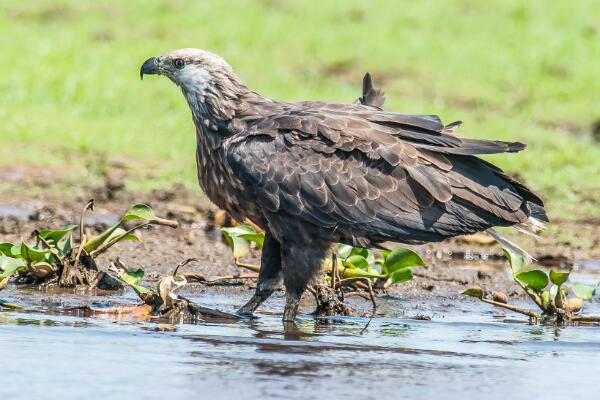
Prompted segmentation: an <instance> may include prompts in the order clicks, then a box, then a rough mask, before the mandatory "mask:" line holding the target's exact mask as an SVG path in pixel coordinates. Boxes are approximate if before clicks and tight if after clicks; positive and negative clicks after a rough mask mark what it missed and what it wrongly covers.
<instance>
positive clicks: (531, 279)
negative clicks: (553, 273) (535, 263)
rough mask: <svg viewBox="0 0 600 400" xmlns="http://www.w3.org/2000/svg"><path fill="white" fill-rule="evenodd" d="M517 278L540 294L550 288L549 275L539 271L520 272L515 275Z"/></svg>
mask: <svg viewBox="0 0 600 400" xmlns="http://www.w3.org/2000/svg"><path fill="white" fill-rule="evenodd" d="M515 278H516V279H518V280H519V281H521V282H523V283H525V284H526V285H528V286H529V287H531V288H532V289H534V290H536V291H538V292H539V291H541V290H543V289H544V288H545V287H546V286H548V283H549V282H550V280H549V279H548V275H547V274H546V273H545V272H544V271H542V270H539V269H534V270H532V271H526V272H519V273H518V274H516V275H515Z"/></svg>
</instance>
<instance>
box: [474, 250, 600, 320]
mask: <svg viewBox="0 0 600 400" xmlns="http://www.w3.org/2000/svg"><path fill="white" fill-rule="evenodd" d="M504 254H505V255H506V258H507V259H508V264H509V266H510V269H511V273H512V277H513V279H514V281H515V282H516V283H517V284H518V285H519V287H520V288H521V289H522V290H523V292H524V293H526V294H527V296H528V297H529V299H530V300H531V301H532V302H533V303H534V304H535V305H536V306H537V307H538V308H539V309H540V310H541V313H539V312H535V311H532V310H527V309H523V308H520V307H516V306H514V305H510V304H508V297H507V296H506V295H505V294H503V293H498V292H496V293H493V294H491V296H490V295H489V294H487V293H485V292H484V291H483V289H481V288H479V287H473V288H470V289H467V290H465V291H464V292H463V293H462V294H463V295H467V296H471V297H474V298H477V299H479V300H481V301H483V302H485V303H488V304H492V305H494V306H496V307H501V308H505V309H507V310H511V311H514V312H517V313H520V314H524V315H527V316H528V317H529V318H530V321H531V322H532V323H537V322H540V321H541V322H544V323H548V322H556V323H564V322H570V321H573V322H600V317H596V316H584V315H579V312H580V311H581V310H582V309H583V304H584V300H590V299H591V298H592V297H593V296H594V294H595V293H596V287H594V286H589V285H585V284H583V283H579V282H574V283H571V282H569V278H570V274H571V272H572V270H569V271H555V270H553V269H551V270H550V272H549V273H546V272H545V271H543V270H541V269H532V270H524V266H525V260H524V259H523V257H521V256H518V255H516V254H514V253H513V252H511V251H510V250H508V249H504Z"/></svg>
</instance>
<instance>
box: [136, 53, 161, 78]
mask: <svg viewBox="0 0 600 400" xmlns="http://www.w3.org/2000/svg"><path fill="white" fill-rule="evenodd" d="M144 74H146V75H158V64H157V63H156V57H150V58H149V59H147V60H146V61H145V62H144V64H142V68H140V79H144Z"/></svg>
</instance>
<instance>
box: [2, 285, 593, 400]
mask: <svg viewBox="0 0 600 400" xmlns="http://www.w3.org/2000/svg"><path fill="white" fill-rule="evenodd" d="M11 294H12V295H14V294H15V293H14V292H11V291H10V290H9V291H8V293H6V292H3V295H5V298H6V295H9V296H10V295H11ZM245 295H246V294H245V293H242V294H241V295H238V294H234V295H231V294H206V293H205V294H202V295H201V296H198V297H196V298H195V299H194V300H195V301H197V302H198V303H199V304H204V305H209V304H210V305H211V307H216V308H219V309H222V310H226V311H231V310H233V308H234V306H235V305H238V304H240V303H241V302H242V300H243V298H244V297H245ZM30 297H31V296H28V298H30ZM40 297H41V296H40ZM15 298H16V297H15ZM103 299H106V298H103ZM109 299H110V297H109ZM131 299H133V297H131ZM63 300H64V299H62V298H61V297H60V296H56V297H54V298H53V299H52V300H51V301H50V302H49V303H48V304H46V305H44V304H42V305H41V306H38V307H39V308H38V310H34V311H31V312H16V311H4V312H0V354H1V355H2V360H3V362H2V364H1V365H2V366H1V368H0V371H1V373H2V384H1V385H0V398H2V399H23V400H25V399H33V398H36V399H46V398H51V399H63V400H68V399H77V400H79V399H82V398H102V399H130V398H143V399H159V398H160V399H164V398H170V399H198V398H205V397H210V398H211V399H229V398H232V399H233V398H236V399H238V398H240V399H241V398H291V399H296V398H297V399H307V398H315V397H316V396H319V395H324V396H327V397H326V398H341V397H343V396H348V398H361V399H371V398H373V399H374V398H384V396H389V397H388V398H403V399H457V398H463V399H465V398H481V397H484V396H485V398H486V399H488V400H489V399H506V398H510V399H525V398H527V399H530V398H531V397H532V396H537V397H539V398H567V396H568V397H569V398H591V397H592V396H594V397H595V395H597V394H598V386H597V383H596V377H597V376H598V374H600V328H598V327H567V328H560V329H558V328H550V327H539V326H530V325H527V324H526V323H523V321H524V320H523V319H522V318H520V317H519V316H516V315H514V314H510V315H506V316H505V315H503V314H501V313H499V311H498V310H494V309H491V308H489V307H487V306H485V305H483V304H479V303H476V302H474V301H471V300H456V301H454V300H452V301H450V300H447V299H435V298H434V299H428V300H423V302H419V301H403V300H401V299H398V298H394V297H389V296H388V297H384V298H382V299H380V304H381V309H382V311H383V312H385V313H386V315H388V316H387V317H384V318H376V319H374V320H373V321H372V322H371V324H370V325H369V327H368V328H367V329H366V330H365V331H364V332H363V329H364V326H365V324H366V322H367V319H365V318H338V319H332V320H328V321H319V322H317V321H315V320H314V319H312V318H310V317H307V316H304V317H302V318H301V319H300V320H299V321H298V323H297V324H296V325H295V326H291V327H287V328H286V329H284V326H283V325H282V323H281V321H280V316H279V315H275V314H272V312H278V311H280V310H281V307H282V306H283V303H282V298H281V297H277V298H275V299H273V300H272V301H270V302H269V303H268V305H267V307H266V311H265V313H263V314H261V315H259V317H258V318H257V319H255V320H248V321H241V322H233V323H231V322H230V323H224V322H223V321H206V322H202V323H198V324H179V325H171V324H158V323H151V322H134V321H116V320H112V319H102V318H85V317H77V316H69V315H61V314H48V313H46V312H44V311H47V310H46V309H45V307H47V306H55V305H57V304H64V303H63ZM16 302H18V298H16ZM67 305H68V304H67ZM585 311H586V312H588V313H595V314H600V307H599V306H598V305H597V304H591V307H588V309H586V310H585ZM417 313H426V314H427V315H430V316H431V317H432V320H431V321H418V320H411V319H406V318H402V317H403V316H410V315H415V314H417ZM505 317H510V318H512V319H513V321H518V322H510V323H507V322H504V319H505ZM540 396H541V397H540Z"/></svg>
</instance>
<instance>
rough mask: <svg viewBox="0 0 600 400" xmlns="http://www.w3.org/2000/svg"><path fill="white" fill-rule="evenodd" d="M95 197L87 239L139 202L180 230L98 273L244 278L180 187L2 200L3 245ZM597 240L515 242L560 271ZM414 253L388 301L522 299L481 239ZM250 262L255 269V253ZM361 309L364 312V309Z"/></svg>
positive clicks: (132, 248)
mask: <svg viewBox="0 0 600 400" xmlns="http://www.w3.org/2000/svg"><path fill="white" fill-rule="evenodd" d="M92 197H93V198H95V199H96V209H95V211H94V212H93V213H90V214H89V215H88V216H87V217H86V220H85V223H86V226H87V227H88V229H89V230H90V231H91V232H92V233H96V232H98V231H100V230H101V229H103V228H106V227H107V226H108V225H110V224H113V223H114V222H115V221H116V220H117V219H118V217H119V213H120V212H122V211H123V210H124V209H127V208H128V207H129V206H130V205H131V204H133V203H136V202H144V203H147V204H149V205H150V206H151V207H152V208H153V209H154V210H155V211H156V213H157V214H158V215H162V216H166V217H168V218H173V219H176V220H178V221H179V223H180V228H179V229H177V230H172V229H169V228H165V227H151V228H148V229H144V230H142V231H141V232H139V236H140V237H141V239H142V242H141V243H139V242H124V243H120V244H119V245H117V246H115V247H114V248H112V249H110V250H109V251H108V252H107V253H106V254H104V255H102V256H101V257H100V259H99V263H98V265H99V267H100V268H101V269H106V268H107V267H108V265H109V264H110V261H111V260H114V258H116V257H117V256H118V257H120V259H121V260H122V261H123V262H124V263H125V264H126V265H127V266H129V267H130V268H143V269H144V270H145V271H146V277H145V280H146V281H154V280H156V279H157V278H158V277H159V276H161V275H166V274H169V273H171V272H172V270H173V268H174V267H175V266H176V265H177V264H178V263H179V262H181V261H183V260H185V259H187V258H191V257H194V258H197V259H198V261H197V262H194V263H191V264H189V265H187V266H186V267H185V269H184V270H183V271H181V272H195V273H199V274H201V275H203V276H205V277H207V278H211V277H215V276H220V275H229V274H236V273H239V272H243V271H241V270H240V269H239V268H238V267H237V266H235V264H234V260H233V257H232V255H231V251H230V250H229V248H228V247H227V246H226V244H225V243H224V241H223V240H222V239H221V235H220V232H219V231H218V230H216V229H212V228H211V224H212V223H211V221H210V220H209V218H208V215H209V214H210V213H211V212H212V211H214V208H213V206H212V205H211V204H210V203H209V202H208V201H207V200H206V199H205V198H203V197H202V195H201V194H200V192H199V191H190V190H187V189H185V188H183V187H174V188H171V189H169V190H160V191H154V192H152V193H133V192H130V191H127V190H125V189H124V188H123V187H120V186H118V185H103V186H101V187H95V188H91V189H89V190H86V191H85V195H82V196H72V197H59V196H57V195H49V196H44V197H34V198H20V197H19V196H18V195H15V194H12V195H10V196H7V195H3V197H2V198H0V242H5V241H17V240H20V238H27V237H29V235H30V234H31V232H32V231H33V230H34V229H39V228H61V227H62V226H64V225H67V224H69V223H73V222H76V221H77V218H78V214H79V211H80V209H81V205H82V204H83V203H85V201H86V200H87V199H89V198H92ZM598 238H600V221H593V220H590V221H587V222H586V223H583V222H582V223H572V222H569V223H567V222H560V221H559V222H558V224H557V225H553V226H551V227H550V229H549V230H548V232H546V233H545V234H543V235H542V236H541V237H540V238H531V237H527V236H518V237H517V241H518V243H520V244H521V245H522V246H523V247H524V248H525V249H527V250H528V251H530V252H531V253H532V254H533V255H534V256H535V257H536V258H538V259H539V260H540V262H541V263H543V264H546V265H549V266H553V267H555V268H558V267H563V268H564V267H567V266H571V265H573V264H575V265H576V266H577V265H581V266H584V267H585V266H586V265H588V266H589V265H591V264H584V263H582V262H587V261H590V260H600V249H599V248H600V246H598ZM414 248H415V249H416V250H417V251H418V252H419V253H421V254H422V255H423V256H424V258H425V259H426V261H427V263H428V267H427V268H422V269H418V270H415V275H416V277H415V279H414V280H413V281H411V282H408V283H404V284H401V285H398V286H395V287H392V288H391V289H390V290H389V292H388V293H389V295H390V296H400V297H402V298H406V299H415V300H418V299H423V300H425V299H431V298H441V299H443V298H455V297H457V296H458V293H460V292H461V291H463V290H465V289H466V288H467V287H470V286H473V285H477V286H480V287H482V288H483V289H485V290H489V291H503V292H505V293H507V294H508V296H509V297H518V296H520V294H519V292H518V291H517V289H518V287H517V286H516V285H515V284H514V282H513V280H512V279H510V276H509V274H508V273H507V270H506V268H505V267H504V264H503V260H502V252H501V249H500V247H499V246H497V245H495V244H493V243H492V244H490V243H488V241H487V239H486V237H484V236H475V237H470V238H459V239H455V240H451V241H447V242H443V243H439V244H435V245H426V246H417V247H414ZM249 261H251V262H254V263H257V262H258V260H257V259H256V254H255V257H254V259H250V260H249ZM578 263H580V264H578ZM253 286H254V282H253V281H252V280H246V281H236V280H233V281H228V282H226V283H224V284H222V285H213V286H205V285H198V284H196V285H192V287H191V288H190V290H196V291H199V292H202V291H217V292H218V291H227V292H232V291H233V292H236V293H240V292H241V293H245V292H247V294H248V296H249V295H250V294H251V290H252V289H253ZM306 297H311V296H306ZM306 301H307V302H311V301H312V299H307V300H306ZM365 307H367V308H368V304H367V302H365Z"/></svg>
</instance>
